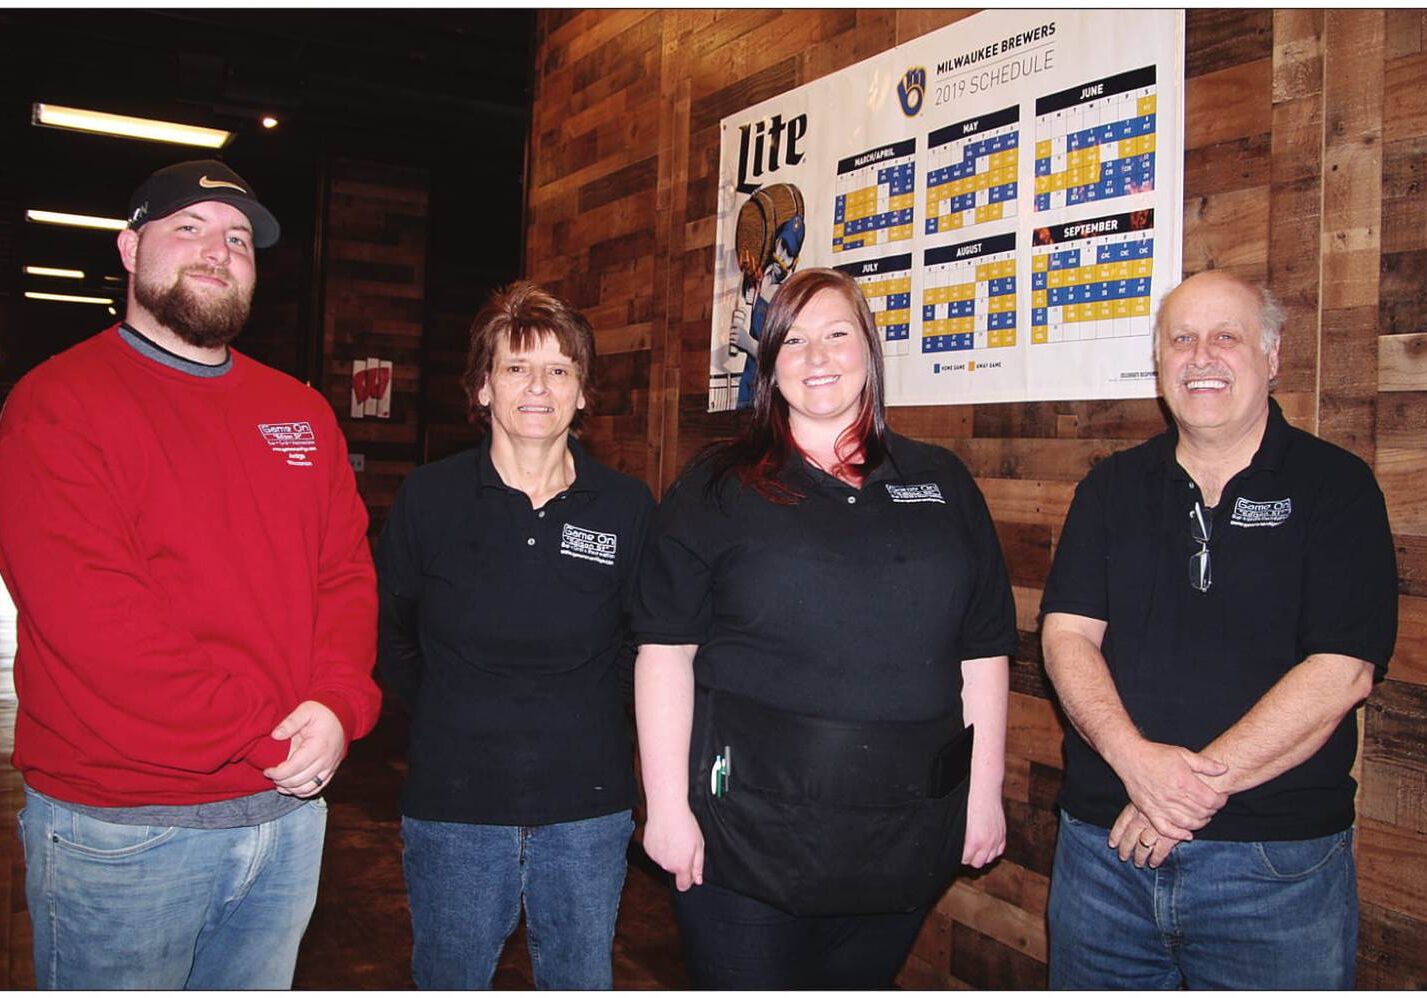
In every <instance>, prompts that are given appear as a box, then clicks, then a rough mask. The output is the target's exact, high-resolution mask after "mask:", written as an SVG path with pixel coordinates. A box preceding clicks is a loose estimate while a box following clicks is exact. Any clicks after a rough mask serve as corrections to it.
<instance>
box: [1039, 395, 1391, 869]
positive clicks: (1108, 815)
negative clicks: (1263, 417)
mask: <svg viewBox="0 0 1427 998" xmlns="http://www.w3.org/2000/svg"><path fill="white" fill-rule="evenodd" d="M1269 407H1270V412H1269V418H1268V426H1267V429H1266V430H1265V432H1264V437H1263V442H1262V443H1261V444H1260V446H1259V450H1258V452H1257V453H1256V454H1255V455H1254V458H1253V461H1252V462H1250V464H1249V466H1248V467H1247V468H1245V469H1244V470H1243V471H1241V472H1240V473H1239V474H1237V475H1235V476H1234V478H1233V479H1232V480H1231V481H1230V482H1229V483H1228V484H1227V485H1226V486H1225V487H1224V490H1223V495H1222V496H1221V498H1220V500H1219V505H1218V506H1217V508H1216V509H1215V510H1214V511H1213V520H1212V529H1211V536H1210V540H1209V552H1210V560H1211V565H1212V572H1213V583H1212V585H1211V586H1210V588H1209V590H1208V592H1205V593H1200V592H1198V591H1196V590H1195V589H1194V588H1193V587H1191V585H1190V573H1189V560H1190V556H1191V555H1192V554H1194V553H1195V552H1197V551H1198V550H1199V544H1198V543H1196V542H1195V541H1194V540H1193V539H1192V538H1191V536H1190V530H1189V511H1190V509H1191V508H1192V507H1193V505H1194V503H1195V501H1196V500H1197V501H1199V502H1203V496H1202V495H1201V493H1200V491H1199V488H1198V486H1197V485H1195V484H1194V481H1193V480H1192V479H1191V478H1190V477H1189V475H1188V473H1187V472H1185V471H1184V469H1183V468H1181V467H1180V466H1179V463H1178V461H1177V460H1176V459H1175V446H1176V444H1177V441H1178V434H1177V432H1175V431H1174V430H1171V431H1170V432H1168V433H1165V434H1162V435H1160V436H1158V437H1155V438H1154V439H1153V440H1150V441H1148V442H1147V443H1144V444H1141V445H1140V446H1138V447H1135V448H1133V449H1131V450H1127V451H1123V452H1121V453H1119V454H1116V455H1114V456H1113V457H1110V458H1107V459H1106V460H1104V461H1102V462H1101V463H1100V464H1099V465H1097V466H1096V467H1095V468H1094V469H1093V470H1091V472H1090V474H1089V475H1088V476H1086V478H1085V480H1084V481H1083V482H1081V483H1080V486H1079V488H1077V489H1076V492H1075V500H1074V502H1073V503H1072V504H1071V507H1070V513H1069V515H1068V516H1067V518H1066V522H1065V531H1064V533H1063V535H1062V536H1061V539H1060V544H1059V547H1058V549H1057V551H1056V556H1055V563H1054V565H1053V566H1052V568H1051V573H1050V578H1049V580H1048V581H1047V583H1046V589H1045V598H1044V600H1043V601H1042V603H1041V610H1042V612H1043V613H1074V614H1079V615H1081V616H1085V617H1093V618H1095V619H1097V620H1104V621H1106V622H1108V625H1109V626H1108V628H1107V629H1106V631H1105V638H1104V641H1103V643H1102V647H1101V650H1102V652H1103V653H1104V656H1105V660H1106V662H1107V663H1108V664H1109V667H1110V673H1111V676H1112V677H1113V678H1114V681H1115V687H1116V689H1117V690H1118V691H1119V695H1120V698H1121V700H1122V701H1123V702H1124V704H1125V708H1126V710H1127V711H1129V714H1130V717H1131V718H1132V719H1133V720H1134V722H1135V724H1136V725H1137V726H1138V727H1139V729H1140V731H1141V732H1142V733H1143V734H1144V735H1145V737H1147V738H1149V739H1151V740H1153V741H1157V742H1165V743H1169V744H1174V745H1183V746H1185V747H1187V748H1190V749H1194V750H1196V751H1197V750H1199V749H1202V748H1203V747H1204V746H1205V745H1207V744H1208V743H1209V742H1211V741H1213V740H1214V739H1215V738H1216V737H1218V736H1219V735H1220V734H1222V733H1223V732H1224V731H1225V730H1226V729H1227V728H1229V727H1230V726H1232V725H1233V724H1234V723H1235V722H1236V721H1238V720H1239V718H1241V717H1242V716H1243V715H1244V714H1245V713H1246V712H1247V711H1248V710H1249V708H1250V707H1252V706H1253V705H1254V704H1255V703H1256V702H1257V701H1258V700H1259V699H1260V698H1261V697H1262V696H1263V695H1264V693H1266V692H1267V691H1268V689H1269V688H1270V687H1271V686H1273V684H1274V683H1276V682H1277V681H1278V680H1279V679H1281V678H1282V677H1283V676H1284V674H1285V673H1287V672H1288V671H1289V670H1290V669H1292V668H1293V667H1294V666H1296V665H1298V664H1299V663H1300V662H1302V661H1303V660H1304V659H1305V658H1307V657H1308V656H1309V655H1313V654H1316V653H1334V654H1339V655H1350V656H1352V657H1354V658H1360V659H1364V660H1366V661H1368V662H1371V663H1373V665H1374V666H1375V673H1374V675H1375V679H1378V680H1380V679H1381V678H1382V677H1383V675H1384V674H1385V672H1386V671H1387V662H1388V659H1389V658H1391V656H1392V647H1393V643H1394V641H1395V640H1396V634H1397V585H1396V583H1397V572H1396V562H1395V557H1394V552H1393V545H1392V534H1391V532H1390V530H1389V528H1388V522H1387V509H1386V506H1385V504H1384V502H1383V498H1382V492H1381V490H1379V488H1378V486H1377V482H1376V481H1375V480H1374V479H1373V475H1372V472H1371V471H1370V470H1369V469H1368V467H1367V465H1366V464H1364V463H1363V462H1362V461H1361V460H1359V459H1358V458H1357V457H1355V456H1353V455H1352V454H1350V453H1348V452H1347V451H1345V450H1342V449H1340V448H1338V447H1335V446H1333V445H1332V444H1329V443H1326V442H1325V441H1322V440H1319V439H1318V438H1317V437H1314V436H1312V435H1311V434H1308V433H1304V432H1303V431H1301V430H1297V429H1294V428H1293V427H1291V426H1289V425H1288V423H1287V422H1286V421H1285V420H1284V418H1283V413H1282V411H1281V410H1280V409H1279V407H1278V403H1277V402H1274V401H1273V400H1270V403H1269ZM1356 751H1357V728H1356V719H1355V717H1354V715H1353V713H1352V712H1349V714H1348V715H1347V717H1345V718H1344V719H1343V722H1342V724H1340V725H1339V726H1338V727H1337V729H1336V730H1335V731H1334V732H1333V734H1332V735H1331V736H1330V737H1329V739H1328V741H1327V743H1326V744H1325V745H1324V746H1323V747H1322V748H1321V749H1320V750H1319V751H1318V752H1317V753H1316V754H1314V755H1313V756H1312V757H1311V758H1309V759H1308V760H1306V761H1305V762H1303V763H1302V764H1301V765H1299V766H1296V767H1294V768H1293V769H1291V770H1289V771H1287V772H1285V773H1283V774H1281V775H1280V776H1278V777H1276V778H1274V779H1272V780H1269V781H1268V782H1266V783H1263V784H1261V785H1260V786H1257V787H1254V788H1252V789H1250V790H1245V791H1243V792H1241V793H1238V794H1235V795H1233V796H1232V797H1231V798H1230V799H1229V802H1228V804H1226V805H1225V806H1224V808H1223V809H1222V810H1221V811H1220V812H1219V813H1218V814H1217V815H1215V816H1214V818H1213V819H1212V820H1211V821H1210V822H1209V824H1208V825H1206V826H1205V827H1204V828H1203V829H1201V830H1199V831H1197V832H1196V833H1195V835H1196V836H1197V837H1199V838H1203V839H1222V840H1230V841H1258V840H1272V839H1306V838H1315V837H1318V836H1321V835H1329V834H1332V833H1334V832H1338V831H1341V830H1342V829H1344V828H1346V827H1348V826H1349V825H1350V824H1352V821H1353V792H1354V788H1355V783H1354V781H1353V779H1352V777H1350V776H1349V775H1348V771H1349V769H1350V768H1351V766H1352V763H1353V756H1354V754H1355V752H1356ZM1065 755H1066V770H1065V782H1064V785H1063V787H1062V790H1061V796H1060V803H1061V806H1062V807H1064V808H1065V809H1066V811H1068V812H1069V813H1070V814H1072V815H1074V816H1075V817H1077V818H1079V819H1081V820H1082V821H1088V822H1092V823H1094V824H1097V825H1101V826H1109V825H1111V824H1113V822H1114V820H1115V818H1116V817H1117V816H1118V815H1119V813H1120V811H1121V809H1122V808H1123V807H1124V805H1125V803H1126V800H1127V797H1126V795H1125V791H1124V787H1123V785H1122V784H1121V782H1120V780H1119V778H1118V777H1116V776H1115V773H1114V771H1113V770H1111V768H1110V767H1109V766H1108V765H1107V764H1106V763H1105V761H1104V760H1103V759H1101V758H1100V756H1099V755H1097V754H1096V753H1095V751H1094V750H1093V749H1091V748H1090V746H1089V745H1087V744H1086V742H1085V741H1084V740H1083V739H1082V738H1081V737H1080V735H1079V734H1077V733H1076V732H1075V731H1074V729H1072V728H1069V727H1067V729H1066V733H1065Z"/></svg>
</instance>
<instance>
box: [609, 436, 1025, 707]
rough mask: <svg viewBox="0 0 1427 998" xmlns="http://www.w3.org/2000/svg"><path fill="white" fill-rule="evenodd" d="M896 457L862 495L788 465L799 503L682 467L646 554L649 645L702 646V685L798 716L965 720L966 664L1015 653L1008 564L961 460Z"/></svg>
mask: <svg viewBox="0 0 1427 998" xmlns="http://www.w3.org/2000/svg"><path fill="white" fill-rule="evenodd" d="M888 448H889V456H888V460H886V461H884V462H883V464H882V466H881V467H880V468H878V469H877V470H876V471H874V472H873V473H872V474H871V475H870V476H868V479H867V481H866V482H865V483H864V484H863V486H862V487H861V488H860V489H859V488H854V487H852V486H850V485H847V484H846V483H844V482H841V481H839V480H838V479H836V478H834V477H833V476H831V475H828V474H826V473H824V472H822V471H820V470H818V469H815V468H813V467H811V466H810V465H808V464H806V463H805V462H804V461H802V460H801V458H798V459H795V460H794V461H791V462H789V464H788V466H787V467H785V468H784V469H783V472H782V475H783V479H784V481H786V482H788V483H789V484H791V485H793V486H795V487H796V488H798V489H799V490H800V491H802V492H803V493H804V494H805V496H806V498H805V499H804V500H803V501H802V502H800V503H798V504H797V505H793V506H781V505H778V504H776V503H772V502H769V501H768V500H766V499H764V498H762V497H761V496H759V495H758V494H757V493H756V492H754V491H753V490H752V489H750V488H748V487H746V486H744V485H742V484H741V483H740V482H739V481H738V479H737V478H736V477H734V476H729V477H727V478H725V479H724V480H723V481H722V482H721V483H720V484H719V485H718V486H717V487H716V488H714V489H713V490H711V489H710V488H709V476H708V473H707V469H706V466H704V465H696V466H695V467H693V468H692V469H690V470H688V471H686V472H685V474H684V475H683V476H682V477H681V478H680V480H679V481H678V482H677V483H676V484H675V485H674V487H673V488H672V489H670V491H669V493H668V495H667V496H665V498H664V501H663V502H662V503H661V505H660V507H659V511H658V513H657V514H656V515H655V519H654V525H653V526H652V527H651V529H650V535H649V540H648V543H647V544H646V545H645V555H644V563H643V566H642V568H641V570H640V576H639V589H638V595H637V598H636V601H635V610H634V614H633V619H634V630H635V634H636V636H637V638H638V640H639V641H640V643H650V644H669V645H680V644H696V645H698V646H699V650H698V653H697V656H696V657H695V660H694V671H695V678H696V681H697V682H698V683H699V684H700V685H701V686H705V687H708V688H711V689H715V690H720V691H724V692H728V693H733V694H737V695H741V696H744V697H748V698H751V699H754V700H757V701H759V702H761V703H764V704H767V705H769V706H772V707H776V708H780V709H784V710H789V711H793V712H796V713H802V714H810V715H814V716H821V717H827V718H836V719H846V720H859V721H864V720H890V721H899V720H927V719H931V718H934V717H938V716H942V715H945V714H947V713H948V712H950V711H953V710H956V711H959V710H960V703H961V701H960V696H961V668H960V665H961V662H962V660H964V659H972V658H982V657H987V656H992V655H1008V654H1010V653H1012V652H1013V651H1014V650H1015V647H1016V615H1015V606H1014V604H1013V603H1012V601H1011V589H1010V584H1009V582H1008V580H1007V575H1006V567H1005V563H1004V561H1003V560H1002V557H1001V549H1000V546H999V544H998V543H997V540H996V533H995V530H994V529H993V527H992V525H991V517H990V515H989V513H988V512H987V510H986V503H985V500H984V499H983V498H982V496H981V492H980V490H979V489H977V487H976V483H975V481H973V480H972V478H971V476H970V474H968V473H967V471H966V468H965V467H964V466H963V465H962V464H961V462H960V461H958V460H957V459H956V458H955V457H954V456H953V455H952V454H951V453H949V452H948V451H946V450H943V449H942V448H940V447H933V446H930V445H927V444H923V443H918V442H916V441H913V440H908V439H906V438H905V437H900V436H898V435H896V434H889V440H888Z"/></svg>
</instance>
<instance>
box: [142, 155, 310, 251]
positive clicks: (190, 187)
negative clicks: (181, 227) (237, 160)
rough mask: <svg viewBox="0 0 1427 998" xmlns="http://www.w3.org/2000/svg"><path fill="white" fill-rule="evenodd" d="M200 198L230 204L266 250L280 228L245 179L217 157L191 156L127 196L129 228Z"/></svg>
mask: <svg viewBox="0 0 1427 998" xmlns="http://www.w3.org/2000/svg"><path fill="white" fill-rule="evenodd" d="M200 201H221V202H223V203H224V204H231V205H232V206H233V207H234V208H237V209H238V210H239V211H241V212H242V213H243V214H244V215H247V216H248V221H249V222H251V223H252V225H253V245H255V246H256V247H258V249H265V248H266V247H268V246H271V245H272V244H273V243H275V242H277V237H278V235H279V233H280V232H281V231H282V230H281V228H280V227H279V226H278V224H277V219H276V218H273V214H272V212H270V211H268V210H267V209H266V208H264V207H263V206H262V205H261V204H259V203H258V198H257V195H256V194H254V193H253V189H252V187H251V186H249V184H248V182H247V181H246V180H244V179H243V178H242V177H240V176H238V175H237V174H236V173H234V172H233V171H232V170H231V169H230V168H229V167H228V166H226V165H224V164H223V163H220V162H219V161H218V160H216V159H194V160H189V161H188V162H187V163H175V164H174V165H173V166H166V167H164V168H163V169H162V170H157V171H155V172H154V174H153V175H152V176H150V177H149V179H148V180H145V181H144V182H143V183H142V184H140V185H139V189H138V190H136V191H135V192H134V196H133V197H131V198H130V199H129V228H131V229H137V228H138V227H139V226H141V225H143V224H144V223H145V222H152V221H153V220H154V219H156V218H163V217H165V216H167V215H172V214H173V213H174V212H176V211H178V209H180V208H186V207H188V206H189V205H191V204H198V203H199V202H200Z"/></svg>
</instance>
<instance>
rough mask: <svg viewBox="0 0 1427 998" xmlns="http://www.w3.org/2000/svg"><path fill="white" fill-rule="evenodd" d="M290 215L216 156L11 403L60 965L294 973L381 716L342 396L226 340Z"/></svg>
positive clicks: (39, 858)
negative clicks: (122, 281) (121, 312)
mask: <svg viewBox="0 0 1427 998" xmlns="http://www.w3.org/2000/svg"><path fill="white" fill-rule="evenodd" d="M278 231H279V230H278V223H277V221H276V220H275V219H274V218H273V216H272V214H271V213H270V212H269V211H268V210H267V209H266V208H264V207H263V206H262V205H261V204H260V203H259V202H258V200H257V198H256V197H255V196H254V195H253V193H252V189H251V188H250V187H249V186H248V184H247V182H246V181H244V180H243V179H242V178H241V177H239V176H238V175H237V174H236V173H234V172H233V171H232V170H231V169H229V168H228V167H227V166H225V165H223V164H222V163H220V162H217V161H214V160H200V161H196V162H188V163H179V164H177V165H175V166H170V167H167V168H165V169H162V170H159V171H158V172H157V173H155V174H154V175H153V176H151V177H150V178H149V179H148V180H146V181H145V182H144V183H143V185H142V186H140V188H139V189H138V191H136V192H135V194H134V197H133V200H132V202H131V204H130V216H129V227H128V228H127V229H126V230H124V231H123V232H121V233H120V234H119V237H118V244H119V254H120V256H121V258H122V260H123V263H124V267H125V268H126V269H127V270H128V271H129V274H130V280H129V292H128V308H127V313H126V316H125V321H124V322H122V323H120V324H118V325H116V326H113V327H111V328H109V329H106V330H104V331H103V332H101V333H99V334H98V335H97V336H94V337H92V338H91V339H89V340H86V341H85V342H83V343H81V344H79V345H78V346H76V347H74V348H72V349H70V350H67V351H65V352H64V353H61V354H59V355H58V356H56V357H53V358H51V359H50V360H48V361H46V362H45V363H44V364H41V365H40V366H39V367H37V368H35V370H33V371H32V372H30V373H29V374H28V375H27V376H26V377H24V378H23V379H21V381H20V383H19V384H18V385H16V387H15V389H14V391H13V392H12V393H11V395H10V398H9V400H8V402H7V404H6V406H5V409H4V413H3V416H0V468H4V469H5V472H4V475H3V477H0V574H3V576H4V580H5V583H6V585H7V586H8V587H9V589H10V592H11V593H12V594H13V595H14V598H15V603H16V605H17V607H18V608H19V633H18V638H19V641H18V645H19V647H18V652H17V654H16V658H15V685H16V689H17V691H18V693H19V700H20V705H19V713H18V716H17V720H16V727H15V755H14V764H15V766H16V767H17V768H18V769H19V770H20V771H21V772H22V773H23V774H24V777H25V783H26V792H25V797H26V803H25V808H24V810H23V811H22V812H21V814H20V827H21V834H22V836H23V838H24V842H25V861H26V897H27V899H28V902H29V909H30V915H31V920H32V921H33V923H34V947H35V977H36V983H37V984H38V986H39V987H41V988H76V989H78V988H96V987H108V988H154V989H159V988H163V989H170V988H205V989H206V988H214V989H219V988H223V989H226V988H286V987H290V986H291V983H292V973H293V967H294V965H295V963H296V959H297V948H298V944H299V942H300V941H301V939H302V934H303V932H304V931H305V929H306V927H307V922H308V919H309V917H310V916H311V914H312V908H313V905H314V903H315V901H316V897H317V878H318V871H319V867H320V864H321V858H322V840H323V835H324V831H325V826H326V804H325V803H324V802H323V800H322V798H321V796H320V794H321V793H322V790H323V788H324V787H325V786H326V785H327V784H328V783H330V782H331V780H332V778H333V774H334V773H335V772H336V771H337V767H338V766H339V764H340V763H341V761H342V759H343V757H344V755H345V754H346V750H347V745H348V743H349V742H350V741H351V740H352V739H354V738H359V737H361V736H362V735H364V734H366V733H367V732H368V731H370V730H371V727H372V725H373V724H374V723H375V721H376V716H377V711H378V708H379V706H380V694H379V692H378V690H377V687H376V685H375V684H374V683H373V681H372V678H371V668H372V664H373V661H374V657H375V633H376V589H375V583H374V575H373V570H372V562H371V555H370V553H369V550H368V546H367V541H366V529H367V516H366V511H365V509H364V507H363V505H362V502H361V500H360V498H359V497H358V495H357V491H356V487H355V483H354V481H353V478H352V472H351V469H350V467H349V466H348V464H347V453H346V444H345V442H344V440H343V439H342V435H341V433H340V432H339V431H338V428H337V423H336V420H335V418H334V416H333V412H332V408H331V407H330V406H329V405H328V404H327V403H326V401H324V399H323V398H322V397H321V396H320V395H319V394H317V393H316V392H314V391H312V390H311V389H309V388H306V387H304V386H303V385H302V384H301V383H299V382H297V381H295V380H293V379H292V378H290V377H288V376H287V375H284V374H281V373H279V372H277V371H274V370H272V369H271V368H268V367H265V366H263V365H261V364H258V363H256V362H255V361H253V360H250V359H249V358H247V357H244V356H243V355H242V354H240V353H238V352H237V351H235V350H231V349H229V347H228V343H229V341H230V340H232V339H233V337H234V336H236V335H237V334H238V331H239V330H240V329H241V328H242V327H243V325H244V323H245V322H246V321H247V316H248V308H249V304H250V302H251V300H252V294H253V286H254V282H255V279H256V248H258V247H266V246H270V245H272V244H273V243H274V242H275V241H276V240H277V237H278Z"/></svg>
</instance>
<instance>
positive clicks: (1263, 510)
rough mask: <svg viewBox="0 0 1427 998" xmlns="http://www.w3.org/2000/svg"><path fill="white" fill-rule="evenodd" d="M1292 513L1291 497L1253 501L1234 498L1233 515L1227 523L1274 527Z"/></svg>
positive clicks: (1242, 525)
mask: <svg viewBox="0 0 1427 998" xmlns="http://www.w3.org/2000/svg"><path fill="white" fill-rule="evenodd" d="M1292 515H1293V500H1292V499H1270V500H1268V501H1267V502H1255V501H1254V500H1253V499H1244V498H1239V499H1235V500H1234V515H1233V517H1232V518H1231V519H1230V520H1229V523H1230V525H1231V526H1235V527H1276V526H1278V525H1279V524H1280V523H1284V522H1286V521H1287V520H1288V518H1289V517H1290V516H1292Z"/></svg>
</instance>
